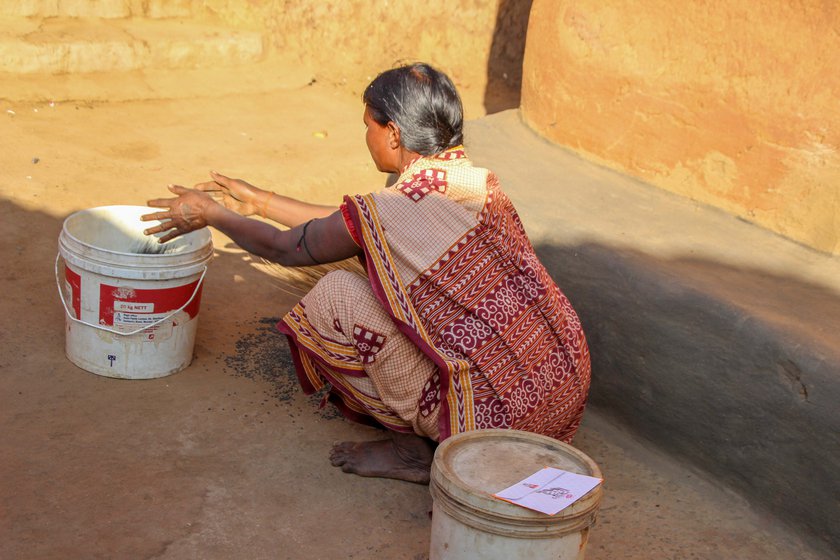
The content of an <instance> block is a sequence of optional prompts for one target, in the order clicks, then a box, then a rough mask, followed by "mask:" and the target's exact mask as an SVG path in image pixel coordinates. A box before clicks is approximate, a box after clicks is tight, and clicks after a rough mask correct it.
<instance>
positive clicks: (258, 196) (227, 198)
mask: <svg viewBox="0 0 840 560" xmlns="http://www.w3.org/2000/svg"><path fill="white" fill-rule="evenodd" d="M210 177H212V178H213V180H212V181H208V182H206V183H199V184H197V185H196V186H195V188H196V189H198V190H200V191H204V192H206V193H209V194H210V195H211V196H212V197H213V198H214V199H215V200H218V201H219V202H221V204H222V206H224V207H225V208H227V209H228V210H233V211H234V212H236V213H237V214H240V215H242V216H250V215H252V214H256V213H257V211H259V209H260V208H259V205H261V204H264V203H265V202H266V201H267V198H268V197H270V196H271V193H270V192H268V191H264V190H262V189H260V188H257V187H255V186H254V185H252V184H250V183H246V182H245V181H243V180H242V179H231V178H230V177H225V176H224V175H222V174H220V173H216V172H215V171H211V172H210Z"/></svg>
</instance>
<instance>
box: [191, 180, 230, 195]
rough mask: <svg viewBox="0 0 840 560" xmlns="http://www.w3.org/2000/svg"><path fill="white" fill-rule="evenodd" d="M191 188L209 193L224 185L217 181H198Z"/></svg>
mask: <svg viewBox="0 0 840 560" xmlns="http://www.w3.org/2000/svg"><path fill="white" fill-rule="evenodd" d="M193 188H194V189H195V190H198V191H204V192H210V193H211V192H214V191H220V190H222V189H223V188H224V187H223V186H222V185H221V184H219V183H217V182H216V181H207V182H205V183H198V184H197V185H195V186H194V187H193Z"/></svg>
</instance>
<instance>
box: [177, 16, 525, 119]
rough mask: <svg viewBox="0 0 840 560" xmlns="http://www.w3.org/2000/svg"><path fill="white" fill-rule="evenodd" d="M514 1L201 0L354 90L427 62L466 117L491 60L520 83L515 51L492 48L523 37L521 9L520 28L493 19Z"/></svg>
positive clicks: (479, 104) (479, 97)
mask: <svg viewBox="0 0 840 560" xmlns="http://www.w3.org/2000/svg"><path fill="white" fill-rule="evenodd" d="M180 1H182V2H186V1H188V0H180ZM193 1H195V0H193ZM515 3H516V0H463V1H461V0H459V1H458V2H451V1H444V0H430V1H427V2H415V1H410V0H390V1H370V0H318V1H312V0H264V1H256V0H250V1H249V0H205V1H204V2H203V5H204V7H205V9H206V10H207V11H209V12H211V13H214V14H216V15H217V16H218V17H220V18H222V19H224V20H225V21H227V22H229V23H234V24H235V23H237V22H241V23H243V24H246V25H256V26H259V27H261V28H263V29H265V30H266V31H267V32H268V33H269V36H270V40H271V42H272V47H273V48H274V49H276V51H277V52H279V53H281V54H285V55H292V56H295V57H297V58H298V59H299V60H300V62H301V64H306V65H309V66H311V67H312V68H314V69H316V71H317V75H318V78H319V79H321V80H325V81H329V82H334V83H339V84H347V85H348V86H350V87H352V88H354V89H356V90H358V91H359V93H361V90H362V88H363V87H364V86H365V85H367V84H368V83H369V82H370V80H371V79H372V78H373V77H375V76H376V74H377V73H378V72H379V71H382V70H386V69H388V68H391V67H393V66H394V65H395V63H398V62H401V61H407V62H413V61H417V60H422V61H425V62H429V63H431V64H433V65H435V66H437V67H439V68H440V69H442V70H444V71H445V72H447V73H448V74H449V75H450V76H451V77H452V78H453V80H454V81H455V83H456V85H457V86H458V87H459V90H460V91H461V94H462V96H463V97H464V101H465V106H466V108H467V110H468V113H470V112H471V113H472V114H471V115H470V114H468V115H467V116H468V117H478V116H481V114H482V113H483V110H484V96H485V93H486V88H487V83H488V61H490V60H491V58H492V59H493V60H494V68H496V71H497V74H498V75H499V76H505V77H507V76H510V78H511V81H513V80H516V83H515V87H516V88H517V89H518V86H519V83H518V80H519V75H520V74H519V72H520V66H519V63H520V60H519V58H518V57H517V56H516V53H515V52H514V53H512V54H511V53H510V52H509V51H505V50H504V49H499V48H494V42H495V44H496V45H498V44H499V42H500V41H501V42H504V41H506V40H508V39H507V37H506V35H507V36H515V35H516V33H517V32H518V33H519V34H521V35H524V31H525V27H524V25H525V22H527V11H526V12H525V18H524V21H523V22H522V26H521V29H519V30H518V31H517V30H515V29H508V28H506V27H505V22H504V21H500V20H499V18H498V16H499V12H500V9H502V8H504V7H506V6H508V5H509V4H511V5H512V4H515ZM507 11H508V12H510V11H511V10H510V7H508V9H507ZM513 11H514V12H516V10H513ZM503 19H504V18H503ZM520 19H522V18H520ZM515 40H516V39H515V38H511V39H510V41H515ZM520 42H521V38H520ZM520 51H521V49H520ZM520 56H521V54H520ZM506 68H509V69H510V71H507V70H506Z"/></svg>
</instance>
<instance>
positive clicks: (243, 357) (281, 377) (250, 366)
mask: <svg viewBox="0 0 840 560" xmlns="http://www.w3.org/2000/svg"><path fill="white" fill-rule="evenodd" d="M279 321H280V319H278V318H276V317H264V318H262V319H259V321H258V322H257V328H256V331H254V332H250V333H247V334H245V335H244V336H242V337H241V338H240V339H239V340H238V341H237V342H236V354H235V355H233V356H225V366H226V367H227V368H228V369H230V370H232V371H233V373H234V375H236V376H239V377H246V378H248V379H260V380H263V381H267V382H268V383H269V384H270V386H271V389H270V390H269V391H268V394H269V396H271V397H273V398H274V399H276V400H277V401H279V402H283V403H288V402H289V401H291V400H292V399H293V398H294V397H295V395H297V394H298V393H299V392H300V391H301V389H300V384H299V383H298V380H297V374H296V373H295V366H294V362H293V361H292V354H291V350H289V342H288V340H287V339H286V336H285V335H283V334H281V333H280V332H279V331H278V330H277V327H276V325H277V323H278V322H279ZM328 389H329V387H326V388H325V389H324V390H322V391H319V392H317V393H315V394H314V395H311V396H310V397H309V400H310V402H311V403H312V404H313V405H315V406H316V407H317V406H318V405H320V403H321V402H322V401H323V398H324V394H325V393H326V391H327V390H328ZM234 394H235V393H234ZM228 396H230V395H228ZM275 406H277V404H276V403H275ZM320 415H321V416H322V417H323V418H326V419H333V418H340V417H341V414H340V413H339V412H338V410H337V409H336V408H335V407H334V406H325V407H323V408H321V409H320Z"/></svg>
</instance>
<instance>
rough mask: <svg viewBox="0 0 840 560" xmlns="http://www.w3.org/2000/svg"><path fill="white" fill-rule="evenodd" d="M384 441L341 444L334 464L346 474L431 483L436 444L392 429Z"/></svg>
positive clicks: (335, 448)
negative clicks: (430, 476)
mask: <svg viewBox="0 0 840 560" xmlns="http://www.w3.org/2000/svg"><path fill="white" fill-rule="evenodd" d="M389 435H390V436H391V438H390V439H385V440H381V441H364V442H353V441H345V442H342V443H337V444H335V445H334V446H333V448H332V451H331V452H330V463H332V464H333V466H334V467H341V470H342V471H344V472H346V473H353V474H358V475H359V476H375V477H380V478H396V479H397V480H407V481H408V482H416V483H418V484H428V483H429V475H430V472H431V468H432V459H434V456H435V444H434V442H432V441H431V440H428V439H426V438H422V437H420V436H418V435H414V434H400V433H397V432H390V433H389Z"/></svg>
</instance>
